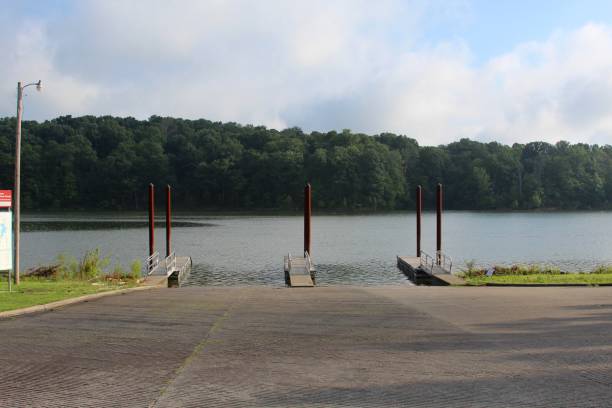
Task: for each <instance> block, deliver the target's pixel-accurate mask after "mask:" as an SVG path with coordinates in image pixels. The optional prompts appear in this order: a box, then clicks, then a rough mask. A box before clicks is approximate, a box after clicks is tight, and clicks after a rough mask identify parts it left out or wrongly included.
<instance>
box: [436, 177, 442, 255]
mask: <svg viewBox="0 0 612 408" xmlns="http://www.w3.org/2000/svg"><path fill="white" fill-rule="evenodd" d="M442 199H443V197H442V184H440V183H438V186H437V188H436V262H437V264H438V265H440V264H441V262H442V259H441V253H442V206H443V205H442Z"/></svg>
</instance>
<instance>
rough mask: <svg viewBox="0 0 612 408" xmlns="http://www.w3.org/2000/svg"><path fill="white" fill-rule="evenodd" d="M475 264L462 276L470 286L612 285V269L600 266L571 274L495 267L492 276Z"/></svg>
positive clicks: (547, 269)
mask: <svg viewBox="0 0 612 408" xmlns="http://www.w3.org/2000/svg"><path fill="white" fill-rule="evenodd" d="M474 264H475V262H473V261H471V262H467V263H466V266H467V269H465V270H464V271H462V274H461V276H462V277H463V279H465V281H466V282H467V284H468V285H486V284H488V283H496V284H515V285H516V284H519V285H529V284H544V285H554V284H586V285H603V284H612V267H611V266H598V267H596V268H595V269H593V270H592V271H590V272H580V273H569V272H564V271H561V270H559V269H558V268H554V267H549V266H540V265H513V266H494V267H493V268H492V269H493V270H494V273H493V275H492V276H487V269H481V268H475V267H474Z"/></svg>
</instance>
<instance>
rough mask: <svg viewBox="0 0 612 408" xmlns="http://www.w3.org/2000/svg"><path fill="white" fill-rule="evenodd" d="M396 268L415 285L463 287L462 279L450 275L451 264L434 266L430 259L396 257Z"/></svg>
mask: <svg viewBox="0 0 612 408" xmlns="http://www.w3.org/2000/svg"><path fill="white" fill-rule="evenodd" d="M397 267H398V268H399V269H400V270H401V271H402V272H404V274H405V275H406V276H407V277H408V279H410V280H411V281H412V282H413V283H414V284H416V285H432V286H447V285H463V284H465V282H464V281H463V279H461V278H459V277H457V276H455V275H453V274H451V268H452V264H450V266H447V265H446V264H440V265H438V264H436V263H435V262H433V260H432V259H431V257H429V256H426V257H416V256H415V257H412V256H398V257H397Z"/></svg>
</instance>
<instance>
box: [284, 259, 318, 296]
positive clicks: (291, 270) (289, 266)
mask: <svg viewBox="0 0 612 408" xmlns="http://www.w3.org/2000/svg"><path fill="white" fill-rule="evenodd" d="M284 264H285V283H286V284H287V285H289V286H291V287H302V288H304V287H313V286H314V285H315V282H316V280H315V267H314V265H313V264H312V260H311V259H310V256H309V255H308V253H305V254H304V256H303V257H295V256H291V254H289V255H287V256H286V257H285V259H284Z"/></svg>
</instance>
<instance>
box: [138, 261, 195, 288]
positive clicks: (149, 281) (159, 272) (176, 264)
mask: <svg viewBox="0 0 612 408" xmlns="http://www.w3.org/2000/svg"><path fill="white" fill-rule="evenodd" d="M191 267H192V260H191V257H189V256H175V255H171V256H169V257H167V258H165V259H164V260H161V261H159V263H158V264H157V265H156V266H155V267H153V268H152V270H151V272H149V273H148V274H147V276H145V279H144V284H145V285H152V286H158V285H161V286H168V287H174V286H180V284H181V283H182V282H183V281H184V280H185V278H186V277H187V275H189V273H190V272H191Z"/></svg>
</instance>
